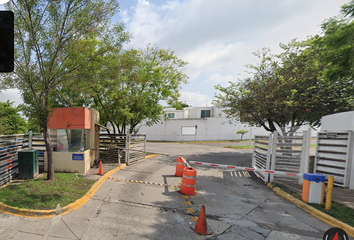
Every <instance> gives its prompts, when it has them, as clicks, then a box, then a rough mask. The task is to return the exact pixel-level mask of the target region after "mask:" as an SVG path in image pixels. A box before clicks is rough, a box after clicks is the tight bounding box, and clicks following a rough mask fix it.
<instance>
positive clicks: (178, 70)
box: [89, 45, 187, 133]
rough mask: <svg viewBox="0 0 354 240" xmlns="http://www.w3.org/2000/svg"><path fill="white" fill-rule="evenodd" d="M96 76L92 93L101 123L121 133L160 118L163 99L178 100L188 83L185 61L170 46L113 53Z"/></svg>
mask: <svg viewBox="0 0 354 240" xmlns="http://www.w3.org/2000/svg"><path fill="white" fill-rule="evenodd" d="M108 61H109V62H108V63H107V64H106V65H105V69H104V71H102V72H100V73H99V74H98V75H97V81H96V83H95V84H94V85H93V86H92V87H91V90H90V92H89V94H90V95H91V97H92V99H93V100H94V105H93V106H94V107H95V108H96V109H97V110H98V111H99V112H100V116H101V120H102V121H101V122H102V123H103V124H108V123H109V124H110V125H111V126H114V131H115V130H116V129H117V131H118V132H119V133H126V130H127V129H128V130H129V132H131V133H133V132H136V131H137V129H136V127H137V126H138V124H139V123H141V122H142V121H143V120H147V123H148V125H151V124H153V123H156V122H158V121H159V120H160V114H162V113H163V107H162V106H161V105H160V101H161V100H168V99H177V98H178V95H179V88H180V86H181V84H182V83H186V81H187V76H186V75H185V74H184V73H183V72H182V70H183V68H184V66H185V65H186V62H184V61H183V60H181V59H179V58H178V57H177V56H176V55H175V53H174V52H173V51H172V50H170V49H159V48H157V47H152V46H150V45H149V46H147V47H146V48H145V49H129V50H125V51H123V52H122V53H120V54H119V55H113V56H110V58H109V59H108Z"/></svg>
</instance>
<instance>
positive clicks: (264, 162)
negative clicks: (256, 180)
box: [252, 131, 310, 182]
mask: <svg viewBox="0 0 354 240" xmlns="http://www.w3.org/2000/svg"><path fill="white" fill-rule="evenodd" d="M309 148H310V131H303V132H301V133H297V134H294V135H292V136H280V135H279V134H278V133H277V132H274V133H273V134H270V135H269V136H255V141H254V151H253V158H252V167H253V168H256V169H270V170H274V171H282V172H291V173H304V172H305V173H307V172H308V166H309ZM257 175H258V177H260V178H261V179H262V180H263V181H265V182H274V181H275V180H280V181H287V180H289V177H287V176H284V175H282V176H277V177H276V179H275V176H274V174H272V173H258V174H257ZM290 180H291V181H293V180H294V178H292V177H290ZM298 182H302V180H301V179H299V181H298Z"/></svg>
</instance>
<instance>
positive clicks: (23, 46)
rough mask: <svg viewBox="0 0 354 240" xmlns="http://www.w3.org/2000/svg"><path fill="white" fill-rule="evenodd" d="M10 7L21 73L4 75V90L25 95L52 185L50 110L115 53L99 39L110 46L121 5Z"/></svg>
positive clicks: (96, 1) (33, 0)
mask: <svg viewBox="0 0 354 240" xmlns="http://www.w3.org/2000/svg"><path fill="white" fill-rule="evenodd" d="M6 7H7V9H9V10H11V11H13V12H14V14H15V16H17V17H15V49H16V52H15V70H14V72H13V73H12V74H6V75H4V74H3V75H2V76H3V77H2V83H3V84H2V86H7V87H16V88H18V89H19V90H20V91H21V94H22V98H23V100H24V102H25V104H26V112H25V113H26V114H27V115H28V116H29V118H31V119H33V120H35V121H36V122H37V123H38V125H39V126H40V127H41V128H42V129H43V133H44V140H45V145H46V153H47V158H48V180H54V166H53V156H52V151H53V149H52V144H51V142H50V137H49V133H48V128H47V122H48V119H49V117H50V109H51V108H52V107H55V102H53V99H54V98H53V95H52V94H53V93H54V92H55V90H56V89H60V88H62V87H65V86H67V84H69V83H72V82H75V81H77V80H78V79H77V75H76V72H78V71H79V70H80V69H82V68H86V67H87V65H91V66H94V64H93V63H94V62H95V61H97V59H100V57H101V56H102V55H104V53H106V52H107V51H109V48H106V47H105V46H102V45H103V44H102V45H100V44H98V43H97V42H95V39H96V38H98V37H100V38H102V39H103V41H102V42H103V43H105V42H106V40H108V39H111V38H112V36H111V37H109V34H110V32H108V31H107V29H109V28H108V26H109V22H110V19H111V17H112V16H113V15H114V14H115V13H116V12H117V10H118V3H117V2H116V1H115V0H108V1H104V0H85V1H79V0H63V1H52V0H27V1H24V0H18V1H11V2H9V3H8V4H7V5H6ZM113 30H114V29H113ZM117 39H119V38H118V37H117ZM117 43H118V44H119V42H117ZM106 46H108V45H106ZM88 75H89V73H88Z"/></svg>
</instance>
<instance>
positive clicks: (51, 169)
mask: <svg viewBox="0 0 354 240" xmlns="http://www.w3.org/2000/svg"><path fill="white" fill-rule="evenodd" d="M43 132H44V142H45V149H46V152H47V160H48V173H47V180H55V176H54V162H53V147H52V143H51V142H50V136H49V131H48V127H47V126H45V127H44V128H43Z"/></svg>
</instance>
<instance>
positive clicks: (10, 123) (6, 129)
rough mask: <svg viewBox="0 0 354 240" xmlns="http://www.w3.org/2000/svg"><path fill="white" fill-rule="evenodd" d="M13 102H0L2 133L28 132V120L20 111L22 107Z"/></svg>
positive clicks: (0, 129) (0, 133)
mask: <svg viewBox="0 0 354 240" xmlns="http://www.w3.org/2000/svg"><path fill="white" fill-rule="evenodd" d="M13 104H14V103H13V102H10V101H9V100H7V101H6V102H0V135H12V134H19V133H25V132H27V123H26V120H25V119H24V118H23V117H22V116H21V114H20V113H19V112H20V111H21V109H20V107H14V106H13Z"/></svg>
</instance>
